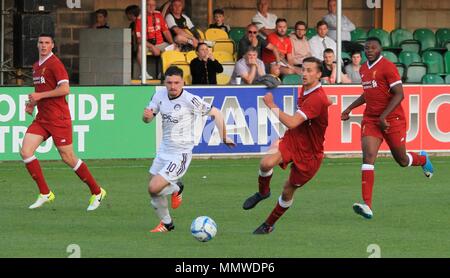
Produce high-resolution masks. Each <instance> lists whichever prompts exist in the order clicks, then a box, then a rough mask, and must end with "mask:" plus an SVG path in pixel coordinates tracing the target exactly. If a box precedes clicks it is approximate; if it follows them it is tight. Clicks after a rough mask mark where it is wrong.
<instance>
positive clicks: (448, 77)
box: [445, 74, 450, 84]
mask: <svg viewBox="0 0 450 278" xmlns="http://www.w3.org/2000/svg"><path fill="white" fill-rule="evenodd" d="M445 83H446V84H450V74H447V76H446V77H445Z"/></svg>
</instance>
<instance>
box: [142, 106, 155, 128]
mask: <svg viewBox="0 0 450 278" xmlns="http://www.w3.org/2000/svg"><path fill="white" fill-rule="evenodd" d="M154 117H155V114H154V113H153V110H152V109H149V108H145V109H144V114H143V115H142V121H143V122H144V123H146V124H148V123H150V122H151V121H152V120H153V118H154Z"/></svg>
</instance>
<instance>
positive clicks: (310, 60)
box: [303, 56, 323, 73]
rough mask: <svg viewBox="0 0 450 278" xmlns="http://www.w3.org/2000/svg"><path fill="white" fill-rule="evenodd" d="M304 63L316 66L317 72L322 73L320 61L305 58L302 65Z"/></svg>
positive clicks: (313, 58) (314, 58)
mask: <svg viewBox="0 0 450 278" xmlns="http://www.w3.org/2000/svg"><path fill="white" fill-rule="evenodd" d="M304 63H314V64H316V67H317V70H318V71H319V72H321V73H322V72H323V64H322V61H320V60H319V59H317V58H316V57H312V56H311V57H306V58H305V59H303V64H304Z"/></svg>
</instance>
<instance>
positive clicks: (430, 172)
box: [420, 151, 434, 179]
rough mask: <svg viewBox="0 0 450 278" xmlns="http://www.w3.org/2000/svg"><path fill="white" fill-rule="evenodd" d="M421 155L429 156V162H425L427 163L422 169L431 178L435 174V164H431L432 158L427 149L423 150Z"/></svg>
mask: <svg viewBox="0 0 450 278" xmlns="http://www.w3.org/2000/svg"><path fill="white" fill-rule="evenodd" d="M420 155H424V156H425V157H426V158H427V162H426V163H425V165H423V166H422V170H423V173H424V174H425V176H426V177H427V178H429V179H431V177H432V176H433V172H434V170H433V164H431V160H430V157H429V156H428V153H427V152H426V151H421V152H420Z"/></svg>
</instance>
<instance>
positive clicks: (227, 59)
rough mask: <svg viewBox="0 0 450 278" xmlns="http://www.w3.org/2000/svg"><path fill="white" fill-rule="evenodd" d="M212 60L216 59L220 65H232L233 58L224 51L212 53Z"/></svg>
mask: <svg viewBox="0 0 450 278" xmlns="http://www.w3.org/2000/svg"><path fill="white" fill-rule="evenodd" d="M213 55H214V58H216V59H217V61H219V62H220V63H221V64H222V63H234V56H233V55H232V54H230V53H228V52H225V51H214V52H213Z"/></svg>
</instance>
